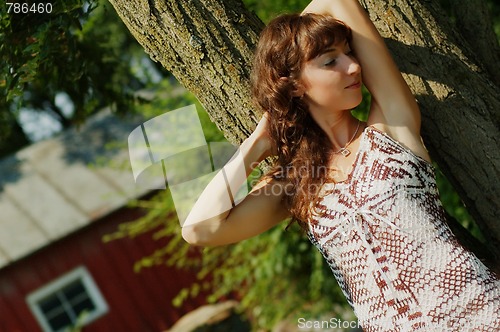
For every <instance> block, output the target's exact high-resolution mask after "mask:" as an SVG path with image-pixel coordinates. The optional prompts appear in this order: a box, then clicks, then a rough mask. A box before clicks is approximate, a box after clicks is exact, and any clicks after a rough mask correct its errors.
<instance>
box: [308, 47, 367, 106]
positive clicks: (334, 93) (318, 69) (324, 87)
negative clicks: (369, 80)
mask: <svg viewBox="0 0 500 332" xmlns="http://www.w3.org/2000/svg"><path fill="white" fill-rule="evenodd" d="M301 82H302V84H303V88H304V90H303V92H304V97H305V100H306V101H307V102H308V104H309V106H310V109H311V110H313V109H320V110H333V109H334V110H339V111H343V110H351V109H353V108H355V107H356V106H358V105H359V103H360V102H361V99H362V94H361V67H360V65H359V63H358V62H357V60H356V58H355V57H354V55H353V54H352V52H351V49H350V46H349V44H348V43H347V41H346V42H342V43H338V44H336V45H333V46H331V47H329V48H327V49H326V50H325V51H324V52H323V53H322V54H321V55H319V56H318V57H316V58H314V59H312V60H310V61H308V62H306V63H305V64H304V68H303V69H302V72H301Z"/></svg>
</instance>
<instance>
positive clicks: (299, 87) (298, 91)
mask: <svg viewBox="0 0 500 332" xmlns="http://www.w3.org/2000/svg"><path fill="white" fill-rule="evenodd" d="M294 86H295V89H293V91H292V96H293V97H300V98H302V97H303V96H304V94H305V93H306V88H305V87H304V85H303V84H302V83H301V82H297V83H296V84H294Z"/></svg>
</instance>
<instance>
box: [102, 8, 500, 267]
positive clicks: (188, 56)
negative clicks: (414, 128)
mask: <svg viewBox="0 0 500 332" xmlns="http://www.w3.org/2000/svg"><path fill="white" fill-rule="evenodd" d="M110 2H111V3H112V4H113V6H114V7H115V9H116V11H117V12H118V14H119V15H120V17H121V19H122V20H123V21H124V22H125V24H126V25H127V27H128V29H129V30H130V31H131V32H132V34H133V35H134V36H135V38H136V39H137V40H138V41H139V43H140V44H141V45H142V46H143V47H144V48H145V50H146V52H147V53H148V54H150V56H151V58H152V59H153V60H155V61H159V62H160V63H161V64H162V65H163V66H164V67H165V68H166V69H167V70H169V71H170V72H171V73H172V74H173V75H174V76H175V77H176V78H177V79H178V80H179V81H180V82H181V84H183V85H184V86H185V87H186V88H187V89H189V90H190V91H192V92H193V93H194V94H195V95H196V96H197V97H198V99H199V100H200V102H201V103H202V104H203V105H204V107H205V108H206V110H207V112H208V113H209V115H210V116H211V118H212V120H213V121H214V122H215V123H216V124H217V125H218V127H219V128H220V129H221V130H222V131H223V132H224V133H225V135H226V137H227V138H228V140H229V141H231V142H232V143H235V144H237V143H240V142H241V141H242V140H243V139H244V138H245V137H247V136H248V134H249V133H250V132H251V131H252V129H253V128H254V126H255V123H256V122H257V120H258V119H259V118H260V116H259V114H257V113H256V112H255V111H254V109H253V107H252V104H251V101H250V94H249V89H248V77H249V70H250V63H251V57H252V49H253V47H254V45H255V43H256V41H257V39H258V33H259V31H260V29H262V27H263V24H262V22H261V21H260V20H259V19H258V18H257V17H256V16H255V15H254V14H252V13H250V12H248V11H247V10H246V9H245V7H244V5H243V4H242V3H241V1H240V0H205V1H203V0H184V1H178V0H163V1H158V0H148V2H146V1H140V0H111V1H110ZM361 2H362V4H363V5H364V6H365V8H368V11H369V13H370V16H371V18H372V20H373V21H374V23H375V25H376V26H377V28H378V29H379V31H380V32H381V34H382V35H383V36H384V37H385V38H386V42H387V44H388V46H389V48H390V49H391V52H392V53H393V55H394V57H395V60H396V62H397V63H398V65H399V66H400V69H401V71H402V72H403V74H404V77H405V79H406V81H407V82H408V84H409V85H410V87H411V89H412V91H413V93H414V94H415V96H416V98H417V100H418V102H419V104H420V106H421V110H422V115H423V116H422V119H423V123H422V136H423V138H424V141H425V143H426V146H427V148H428V149H429V151H430V153H431V156H432V157H433V159H434V160H436V161H437V163H438V164H439V166H440V168H441V169H442V170H443V172H444V173H445V175H446V176H447V177H448V178H449V179H450V181H451V182H452V184H453V185H454V187H455V188H456V189H457V191H458V192H459V194H460V195H461V197H462V199H463V200H464V202H465V204H466V206H467V208H468V210H469V212H470V213H471V215H472V216H473V217H474V219H475V220H476V222H477V223H478V225H479V227H480V229H481V230H482V232H483V233H484V235H485V237H486V239H487V240H488V243H487V244H488V245H489V248H490V251H491V252H492V253H493V254H494V255H495V257H496V258H497V259H498V258H500V223H499V222H498V221H499V219H500V218H499V217H500V149H498V146H500V135H499V131H500V126H499V124H500V115H499V112H498V110H499V109H500V94H499V88H498V86H496V85H495V84H494V83H493V82H492V80H491V76H490V75H488V74H485V70H484V69H482V68H483V67H482V63H488V59H486V60H484V61H483V59H480V58H479V57H480V55H481V54H482V53H483V52H472V51H471V49H470V47H469V46H468V44H467V42H466V39H465V38H468V37H465V38H462V37H461V36H460V35H459V34H458V33H457V32H455V31H453V30H452V29H451V27H450V26H448V25H447V20H446V18H445V17H444V13H443V12H442V11H441V10H440V8H438V7H437V5H436V3H435V2H433V1H424V0H421V1H416V0H389V1H383V2H382V1H376V0H365V1H361ZM470 10H471V11H472V10H474V8H470ZM483 31H488V29H481V30H478V33H481V34H483V33H484V35H478V36H477V38H478V39H481V38H485V39H488V40H489V41H491V38H490V36H486V33H485V32H483ZM497 44H498V43H496V45H497ZM478 45H480V44H476V45H474V48H477V47H480V46H478ZM485 53H487V52H485ZM472 54H475V55H476V57H475V58H474V59H471V58H470V57H467V56H466V55H472ZM485 68H486V66H485Z"/></svg>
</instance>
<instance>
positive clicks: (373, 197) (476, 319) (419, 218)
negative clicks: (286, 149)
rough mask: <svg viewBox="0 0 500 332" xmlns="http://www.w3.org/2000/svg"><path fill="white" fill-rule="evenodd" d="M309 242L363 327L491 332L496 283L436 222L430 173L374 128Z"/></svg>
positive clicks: (496, 311) (497, 312) (325, 201)
mask: <svg viewBox="0 0 500 332" xmlns="http://www.w3.org/2000/svg"><path fill="white" fill-rule="evenodd" d="M354 165H355V166H354V168H353V170H352V172H351V173H350V174H349V176H348V178H347V179H346V180H345V181H342V182H338V183H335V184H327V185H326V187H325V188H324V189H325V190H326V191H325V196H324V197H323V198H322V200H321V201H320V202H319V204H318V206H317V210H316V211H317V214H316V215H315V216H314V217H313V218H312V220H311V221H310V223H309V226H308V227H309V229H308V236H309V239H310V240H311V242H312V243H313V244H314V245H315V246H316V247H317V248H318V249H319V250H320V251H321V253H322V254H323V256H324V257H325V259H326V260H327V262H328V264H329V265H330V267H331V269H332V271H333V273H334V275H335V277H336V278H337V281H338V283H339V285H340V286H341V288H342V290H343V292H344V294H345V296H346V297H347V300H348V302H349V304H350V305H351V306H352V307H353V309H354V312H355V314H356V315H357V317H358V319H359V323H360V325H361V326H362V327H363V329H364V330H365V331H384V332H387V331H426V332H427V331H439V332H442V331H460V332H462V331H500V281H499V280H498V279H497V278H496V277H495V275H494V274H493V273H492V272H490V271H489V270H488V269H487V268H486V267H485V265H484V264H483V263H482V262H481V261H480V260H479V259H478V258H477V257H476V256H475V255H474V254H472V253H470V252H469V251H467V250H465V249H464V248H463V247H462V246H461V245H460V244H459V243H458V242H457V240H456V239H455V237H454V235H453V234H452V233H451V231H450V229H449V228H448V226H447V225H446V224H445V215H444V213H443V210H442V206H441V203H440V201H439V197H438V191H437V187H436V181H435V175H434V168H433V166H432V165H431V164H429V163H428V162H427V161H425V160H424V159H422V158H420V157H418V156H416V155H415V154H414V153H412V152H411V151H410V150H408V149H406V148H405V147H404V146H402V145H401V144H400V143H399V142H397V141H395V140H394V139H392V138H391V137H390V136H388V135H387V134H386V133H383V132H381V131H379V130H377V129H375V128H373V127H367V128H366V129H365V130H364V132H363V134H362V137H361V142H360V145H359V151H358V152H357V155H356V161H355V164H354Z"/></svg>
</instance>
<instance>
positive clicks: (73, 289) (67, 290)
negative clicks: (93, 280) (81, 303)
mask: <svg viewBox="0 0 500 332" xmlns="http://www.w3.org/2000/svg"><path fill="white" fill-rule="evenodd" d="M62 292H63V293H64V296H65V297H66V299H67V300H68V301H71V300H72V299H73V298H75V297H78V296H79V295H81V294H86V293H87V292H86V291H85V287H83V284H82V281H81V280H76V281H75V282H72V283H71V284H69V285H67V286H66V287H64V288H63V290H62Z"/></svg>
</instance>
